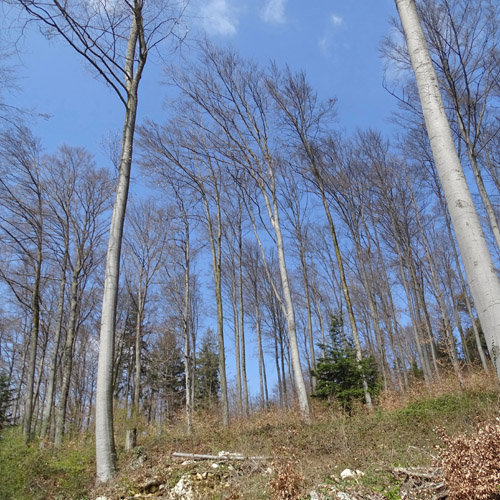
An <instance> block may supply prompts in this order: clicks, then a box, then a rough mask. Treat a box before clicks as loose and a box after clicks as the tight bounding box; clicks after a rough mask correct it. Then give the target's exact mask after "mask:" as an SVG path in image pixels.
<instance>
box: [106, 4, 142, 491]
mask: <svg viewBox="0 0 500 500" xmlns="http://www.w3.org/2000/svg"><path fill="white" fill-rule="evenodd" d="M136 10H137V7H136V8H135V9H134V13H133V16H132V25H131V28H130V36H129V40H128V46H127V58H126V61H127V62H126V65H125V75H126V88H127V103H126V108H125V122H124V126H123V136H122V146H121V155H120V165H119V170H118V184H117V187H116V195H115V201H114V205H113V214H112V218H111V227H110V230H109V242H108V251H107V254H106V272H105V277H104V294H103V301H102V315H101V331H100V341H99V362H98V369H97V389H96V462H97V482H98V483H106V482H108V481H109V480H110V479H111V478H112V477H113V476H114V475H115V473H116V449H115V441H114V430H113V362H114V349H115V322H116V305H117V301H118V285H119V280H120V256H121V248H122V240H123V223H124V220H125V211H126V209H127V199H128V191H129V184H130V170H131V166H132V154H133V145H134V131H135V124H136V117H137V103H138V88H139V81H140V79H141V76H142V71H143V69H144V65H145V64H146V57H147V52H144V53H142V50H140V52H141V54H140V57H139V61H138V63H137V67H136V68H135V73H134V61H135V60H136V57H135V54H136V50H137V46H138V45H140V44H139V36H140V34H139V31H140V29H142V26H141V28H139V26H138V18H139V19H140V21H141V22H142V17H141V16H142V13H141V12H140V9H139V12H136Z"/></svg>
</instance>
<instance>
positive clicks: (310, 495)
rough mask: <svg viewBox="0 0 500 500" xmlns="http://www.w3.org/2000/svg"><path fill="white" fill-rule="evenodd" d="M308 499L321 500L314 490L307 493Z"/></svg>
mask: <svg viewBox="0 0 500 500" xmlns="http://www.w3.org/2000/svg"><path fill="white" fill-rule="evenodd" d="M309 498H310V499H311V500H321V498H320V496H319V495H318V492H317V491H314V490H312V491H310V492H309Z"/></svg>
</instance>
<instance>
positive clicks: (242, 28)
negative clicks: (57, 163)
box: [9, 0, 396, 163]
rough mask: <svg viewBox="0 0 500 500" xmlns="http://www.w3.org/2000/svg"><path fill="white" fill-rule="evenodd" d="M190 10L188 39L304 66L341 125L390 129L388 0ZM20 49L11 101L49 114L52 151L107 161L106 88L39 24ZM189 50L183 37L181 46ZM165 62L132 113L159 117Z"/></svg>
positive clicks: (225, 3)
mask: <svg viewBox="0 0 500 500" xmlns="http://www.w3.org/2000/svg"><path fill="white" fill-rule="evenodd" d="M190 9H191V10H190V15H189V17H188V19H187V22H188V24H189V28H190V32H191V34H192V36H193V37H194V38H195V37H199V36H202V34H203V33H206V34H207V35H208V36H209V37H210V38H211V39H212V40H213V41H214V42H215V43H220V44H230V45H232V46H234V47H236V48H237V49H238V50H239V51H240V52H241V53H242V55H244V56H246V57H250V58H252V59H255V60H257V61H258V62H260V63H262V64H265V63H267V62H269V61H270V60H273V61H276V62H277V63H278V65H285V64H288V65H289V66H290V67H291V68H292V69H294V70H305V71H306V74H307V75H308V78H309V81H310V83H311V84H312V86H313V87H314V88H315V89H316V90H317V91H318V92H319V94H320V95H321V96H322V97H324V98H330V97H337V98H338V110H339V113H338V119H339V126H340V127H341V128H345V129H347V130H351V131H352V130H354V129H356V127H362V128H363V127H368V126H371V127H375V128H378V129H384V128H386V127H388V122H387V119H388V117H389V114H390V111H391V110H392V109H394V107H395V101H394V98H392V97H391V96H390V95H389V94H388V93H387V92H386V91H385V90H384V89H383V87H382V80H383V61H382V60H381V58H380V56H379V51H378V48H379V45H380V43H381V39H382V37H383V36H384V35H385V34H387V33H388V32H389V30H390V25H389V18H390V16H393V15H395V14H396V8H395V5H394V2H393V0H357V1H356V2H354V1H345V0H310V1H309V2H304V1H301V0H246V1H245V0H205V1H202V0H196V1H195V2H192V3H191V6H190ZM11 38H12V37H11ZM18 51H19V56H18V57H17V58H16V60H15V61H14V63H16V65H17V67H16V75H17V77H18V86H19V87H20V90H19V91H18V92H17V93H16V94H15V95H13V96H10V97H9V102H10V103H13V104H15V105H18V106H22V107H27V108H32V109H34V110H36V111H37V112H38V113H44V114H48V115H50V118H49V119H46V120H37V121H36V122H35V123H34V128H35V130H36V133H37V134H38V135H39V136H40V137H41V139H42V140H43V142H44V144H45V145H46V148H47V150H48V151H49V152H51V151H53V150H54V149H55V148H56V147H57V146H58V145H60V144H63V143H65V144H69V145H72V146H83V147H86V148H88V149H89V151H91V152H93V153H94V154H96V156H97V158H98V160H99V161H100V162H101V161H102V162H104V163H105V162H106V158H105V156H104V155H103V154H102V150H101V144H102V142H103V141H104V140H105V137H107V136H109V135H113V134H117V133H118V134H119V133H120V130H121V125H122V120H123V108H122V106H121V104H120V103H119V102H118V100H117V98H116V96H115V95H114V94H113V92H112V91H111V90H110V89H108V88H107V87H106V86H105V85H104V83H103V82H102V81H100V80H99V79H98V78H95V77H94V76H93V75H92V74H91V72H90V71H89V70H88V69H87V68H86V67H85V65H84V64H83V61H82V60H81V58H80V57H79V56H78V55H77V54H76V53H74V52H73V51H72V50H71V49H70V48H68V47H66V46H65V45H64V44H63V43H62V42H61V41H59V40H52V41H50V42H49V41H47V40H45V39H44V38H43V37H42V36H41V35H40V34H39V33H38V32H37V30H36V29H31V30H29V31H27V32H26V35H25V37H24V38H22V39H21V40H20V41H19V43H18ZM189 51H190V48H189V45H187V46H186V47H184V49H183V54H184V55H187V56H189ZM162 66H163V64H162V62H161V61H160V60H159V58H154V57H152V58H150V60H149V61H148V66H147V68H146V71H145V75H144V78H143V80H142V82H141V88H140V113H139V121H141V120H142V119H144V118H145V117H148V118H154V119H157V120H162V117H163V116H165V110H164V109H163V108H162V105H161V104H162V102H163V101H164V98H165V96H166V95H167V92H168V89H167V88H165V87H164V86H162V85H161V84H160V82H161V80H162V78H163V67H162Z"/></svg>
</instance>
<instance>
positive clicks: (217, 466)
mask: <svg viewBox="0 0 500 500" xmlns="http://www.w3.org/2000/svg"><path fill="white" fill-rule="evenodd" d="M210 467H212V469H218V468H219V464H212V465H211V466H210Z"/></svg>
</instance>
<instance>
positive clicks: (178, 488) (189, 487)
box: [170, 476, 195, 500]
mask: <svg viewBox="0 0 500 500" xmlns="http://www.w3.org/2000/svg"><path fill="white" fill-rule="evenodd" d="M170 498H171V500H194V499H195V495H194V488H193V482H192V481H191V479H189V478H188V477H186V476H182V477H181V478H180V479H179V482H178V483H177V484H176V485H175V486H174V488H173V489H172V491H171V492H170Z"/></svg>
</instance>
